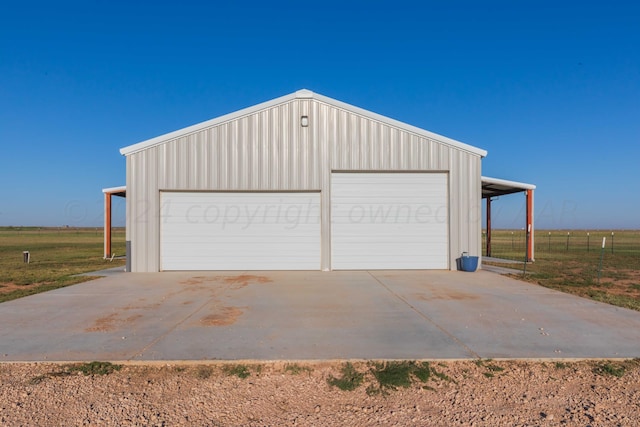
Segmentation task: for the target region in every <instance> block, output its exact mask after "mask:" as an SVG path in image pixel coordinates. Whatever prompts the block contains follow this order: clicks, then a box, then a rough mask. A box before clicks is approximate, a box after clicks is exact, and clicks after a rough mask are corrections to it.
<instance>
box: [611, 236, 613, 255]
mask: <svg viewBox="0 0 640 427" xmlns="http://www.w3.org/2000/svg"><path fill="white" fill-rule="evenodd" d="M611 253H613V231H612V232H611Z"/></svg>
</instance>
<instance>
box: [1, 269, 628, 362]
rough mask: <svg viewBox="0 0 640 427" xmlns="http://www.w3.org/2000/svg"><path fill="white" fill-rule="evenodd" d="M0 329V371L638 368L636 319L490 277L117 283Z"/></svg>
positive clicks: (178, 278)
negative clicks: (271, 364)
mask: <svg viewBox="0 0 640 427" xmlns="http://www.w3.org/2000/svg"><path fill="white" fill-rule="evenodd" d="M0 324H1V325H2V328H1V329H0V361H18V360H30V361H36V360H42V361H44V360H46V361H53V360H56V361H60V360H64V361H89V360H112V361H124V360H209V359H223V360H238V359H259V360H275V359H289V360H301V359H351V358H354V359H379V358H382V359H396V358H397V359H460V358H475V357H483V358H503V357H504V358H574V357H575V358H617V357H638V356H640V313H638V312H635V311H632V310H626V309H621V308H617V307H613V306H609V305H606V304H601V303H597V302H593V301H590V300H586V299H582V298H578V297H574V296H571V295H566V294H562V293H560V292H556V291H552V290H549V289H545V288H541V287H539V286H535V285H532V284H528V283H524V282H520V281H517V280H513V279H510V278H507V277H504V276H500V275H497V274H494V273H490V272H487V271H478V272H476V273H466V272H451V271H369V272H368V271H348V272H347V271H343V272H316V271H302V272H272V271H270V272H237V271H234V272H181V273H177V272H170V273H153V274H147V273H144V274H142V273H127V274H113V275H111V276H107V277H104V278H101V279H97V280H94V281H91V282H86V283H82V284H78V285H74V286H71V287H67V288H63V289H57V290H55V291H51V292H47V293H44V294H38V295H33V296H30V297H26V298H22V299H19V300H15V301H10V302H6V303H2V304H0Z"/></svg>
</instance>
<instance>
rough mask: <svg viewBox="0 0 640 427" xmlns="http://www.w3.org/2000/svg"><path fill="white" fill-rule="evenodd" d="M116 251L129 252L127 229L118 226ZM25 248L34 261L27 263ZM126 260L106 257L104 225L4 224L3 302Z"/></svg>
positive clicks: (0, 231) (0, 253) (0, 234)
mask: <svg viewBox="0 0 640 427" xmlns="http://www.w3.org/2000/svg"><path fill="white" fill-rule="evenodd" d="M112 237H113V245H112V247H113V252H114V253H115V254H116V255H124V253H125V249H124V247H125V243H124V241H125V232H124V229H114V230H113V233H112ZM23 251H29V252H30V253H31V262H30V263H29V264H26V263H24V262H23V255H22V252H23ZM118 265H124V261H123V260H120V259H114V260H113V262H110V261H109V260H104V259H103V231H102V229H101V228H99V229H96V228H91V229H88V228H83V229H70V228H61V229H58V228H41V227H0V302H2V301H7V300H11V299H15V298H20V297H23V296H26V295H31V294H35V293H39V292H44V291H48V290H51V289H56V288H60V287H63V286H68V285H73V284H75V283H80V282H84V281H86V280H89V279H90V278H87V277H74V275H75V274H79V273H87V272H90V271H96V270H101V269H104V268H110V267H116V266H118Z"/></svg>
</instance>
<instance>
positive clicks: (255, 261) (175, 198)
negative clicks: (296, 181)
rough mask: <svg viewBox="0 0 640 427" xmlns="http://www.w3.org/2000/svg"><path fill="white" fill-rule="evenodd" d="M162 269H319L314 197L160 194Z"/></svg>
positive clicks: (317, 195) (316, 198)
mask: <svg viewBox="0 0 640 427" xmlns="http://www.w3.org/2000/svg"><path fill="white" fill-rule="evenodd" d="M160 262H161V263H160V265H161V269H162V270H319V269H320V193H194V192H162V193H161V215H160Z"/></svg>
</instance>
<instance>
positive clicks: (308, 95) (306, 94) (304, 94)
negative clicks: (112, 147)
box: [120, 89, 487, 157]
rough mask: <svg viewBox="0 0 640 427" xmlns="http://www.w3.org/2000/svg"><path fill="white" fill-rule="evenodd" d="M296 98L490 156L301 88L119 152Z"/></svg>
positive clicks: (463, 144) (482, 151) (168, 138)
mask: <svg viewBox="0 0 640 427" xmlns="http://www.w3.org/2000/svg"><path fill="white" fill-rule="evenodd" d="M294 99H313V100H316V101H319V102H322V103H325V104H328V105H331V106H333V107H336V108H339V109H342V110H345V111H348V112H351V113H354V114H357V115H359V116H362V117H365V118H368V119H371V120H376V121H378V122H381V123H384V124H387V125H389V126H393V127H396V128H398V129H401V130H405V131H407V132H410V133H413V134H416V135H418V136H422V137H425V138H429V139H432V140H434V141H437V142H440V143H442V144H445V145H449V146H451V147H454V148H458V149H460V150H464V151H467V152H470V153H473V154H476V155H478V156H481V157H485V156H486V155H487V151H486V150H483V149H481V148H477V147H474V146H471V145H468V144H465V143H463V142H460V141H456V140H455V139H451V138H447V137H446V136H442V135H439V134H437V133H433V132H429V131H428V130H424V129H420V128H418V127H416V126H412V125H409V124H406V123H403V122H400V121H398V120H394V119H391V118H389V117H386V116H383V115H380V114H377V113H374V112H371V111H368V110H365V109H363V108H359V107H356V106H353V105H350V104H347V103H345V102H342V101H338V100H336V99H333V98H329V97H327V96H324V95H320V94H318V93H314V92H312V91H310V90H307V89H301V90H299V91H296V92H294V93H291V94H289V95H285V96H281V97H279V98H275V99H272V100H271V101H266V102H263V103H261V104H257V105H254V106H252V107H248V108H244V109H242V110H238V111H236V112H233V113H229V114H225V115H223V116H220V117H216V118H214V119H211V120H207V121H204V122H201V123H198V124H195V125H192V126H188V127H185V128H183V129H179V130H176V131H173V132H169V133H166V134H164V135H160V136H157V137H155V138H151V139H147V140H146V141H142V142H139V143H137V144H133V145H129V146H127V147H124V148H121V149H120V154H122V155H124V156H128V155H130V154H134V153H137V152H139V151H142V150H145V149H147V148H151V147H154V146H156V145H160V144H162V143H164V142H166V141H168V140H171V139H175V138H179V137H182V136H185V135H188V134H191V133H194V132H198V131H200V130H203V129H206V128H209V127H213V126H217V125H220V124H222V123H225V122H229V121H232V120H236V119H239V118H241V117H244V116H248V115H250V114H254V113H257V112H258V111H261V110H265V109H267V108H271V107H275V106H276V105H280V104H284V103H286V102H290V101H292V100H294Z"/></svg>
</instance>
